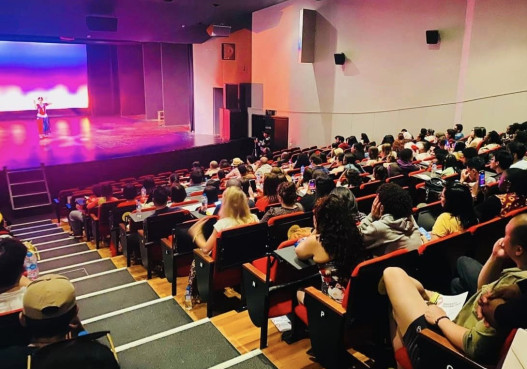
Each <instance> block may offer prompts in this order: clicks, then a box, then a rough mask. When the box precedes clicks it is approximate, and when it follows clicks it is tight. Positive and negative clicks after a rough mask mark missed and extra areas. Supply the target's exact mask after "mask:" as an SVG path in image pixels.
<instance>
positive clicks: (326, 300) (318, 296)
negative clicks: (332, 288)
mask: <svg viewBox="0 0 527 369" xmlns="http://www.w3.org/2000/svg"><path fill="white" fill-rule="evenodd" d="M304 291H305V292H306V293H307V294H309V295H310V296H311V297H313V298H314V299H315V300H318V301H319V302H320V303H321V304H324V305H326V306H327V307H329V308H331V310H333V311H335V312H336V313H337V314H339V315H344V314H346V310H345V309H344V308H343V307H342V304H339V303H338V302H336V301H335V300H333V299H332V298H331V297H329V296H328V295H324V294H323V293H322V292H321V291H320V290H319V289H317V288H315V287H308V288H306V289H305V290H304Z"/></svg>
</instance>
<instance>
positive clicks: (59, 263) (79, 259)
mask: <svg viewBox="0 0 527 369" xmlns="http://www.w3.org/2000/svg"><path fill="white" fill-rule="evenodd" d="M100 258H101V257H100V256H99V253H98V252H97V251H94V252H88V253H86V254H80V255H77V254H73V255H71V256H69V257H66V258H62V259H57V260H51V261H49V262H47V263H39V264H38V268H39V269H40V270H41V271H43V272H44V271H46V270H51V269H56V268H62V267H65V266H68V265H73V264H80V263H84V262H86V261H90V260H96V259H100Z"/></svg>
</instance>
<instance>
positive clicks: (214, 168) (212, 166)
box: [205, 160, 220, 178]
mask: <svg viewBox="0 0 527 369" xmlns="http://www.w3.org/2000/svg"><path fill="white" fill-rule="evenodd" d="M219 170H220V167H219V164H218V162H217V161H216V160H212V161H211V162H210V163H209V168H208V169H207V170H206V171H205V176H207V177H209V178H210V177H212V176H213V175H216V174H218V171H219Z"/></svg>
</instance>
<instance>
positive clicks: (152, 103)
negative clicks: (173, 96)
mask: <svg viewBox="0 0 527 369" xmlns="http://www.w3.org/2000/svg"><path fill="white" fill-rule="evenodd" d="M143 68H144V71H143V72H144V81H145V112H146V119H157V112H158V111H160V110H163V79H162V78H163V74H162V73H161V44H159V43H145V44H143Z"/></svg>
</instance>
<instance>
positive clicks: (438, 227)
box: [430, 213, 449, 240]
mask: <svg viewBox="0 0 527 369" xmlns="http://www.w3.org/2000/svg"><path fill="white" fill-rule="evenodd" d="M448 218H449V216H448V213H441V214H440V215H439V216H438V217H437V219H436V221H435V223H434V226H433V227H432V231H431V232H430V233H431V239H432V240H436V239H438V238H441V237H444V236H446V235H447V234H448V230H447V228H446V222H447V219H448Z"/></svg>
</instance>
